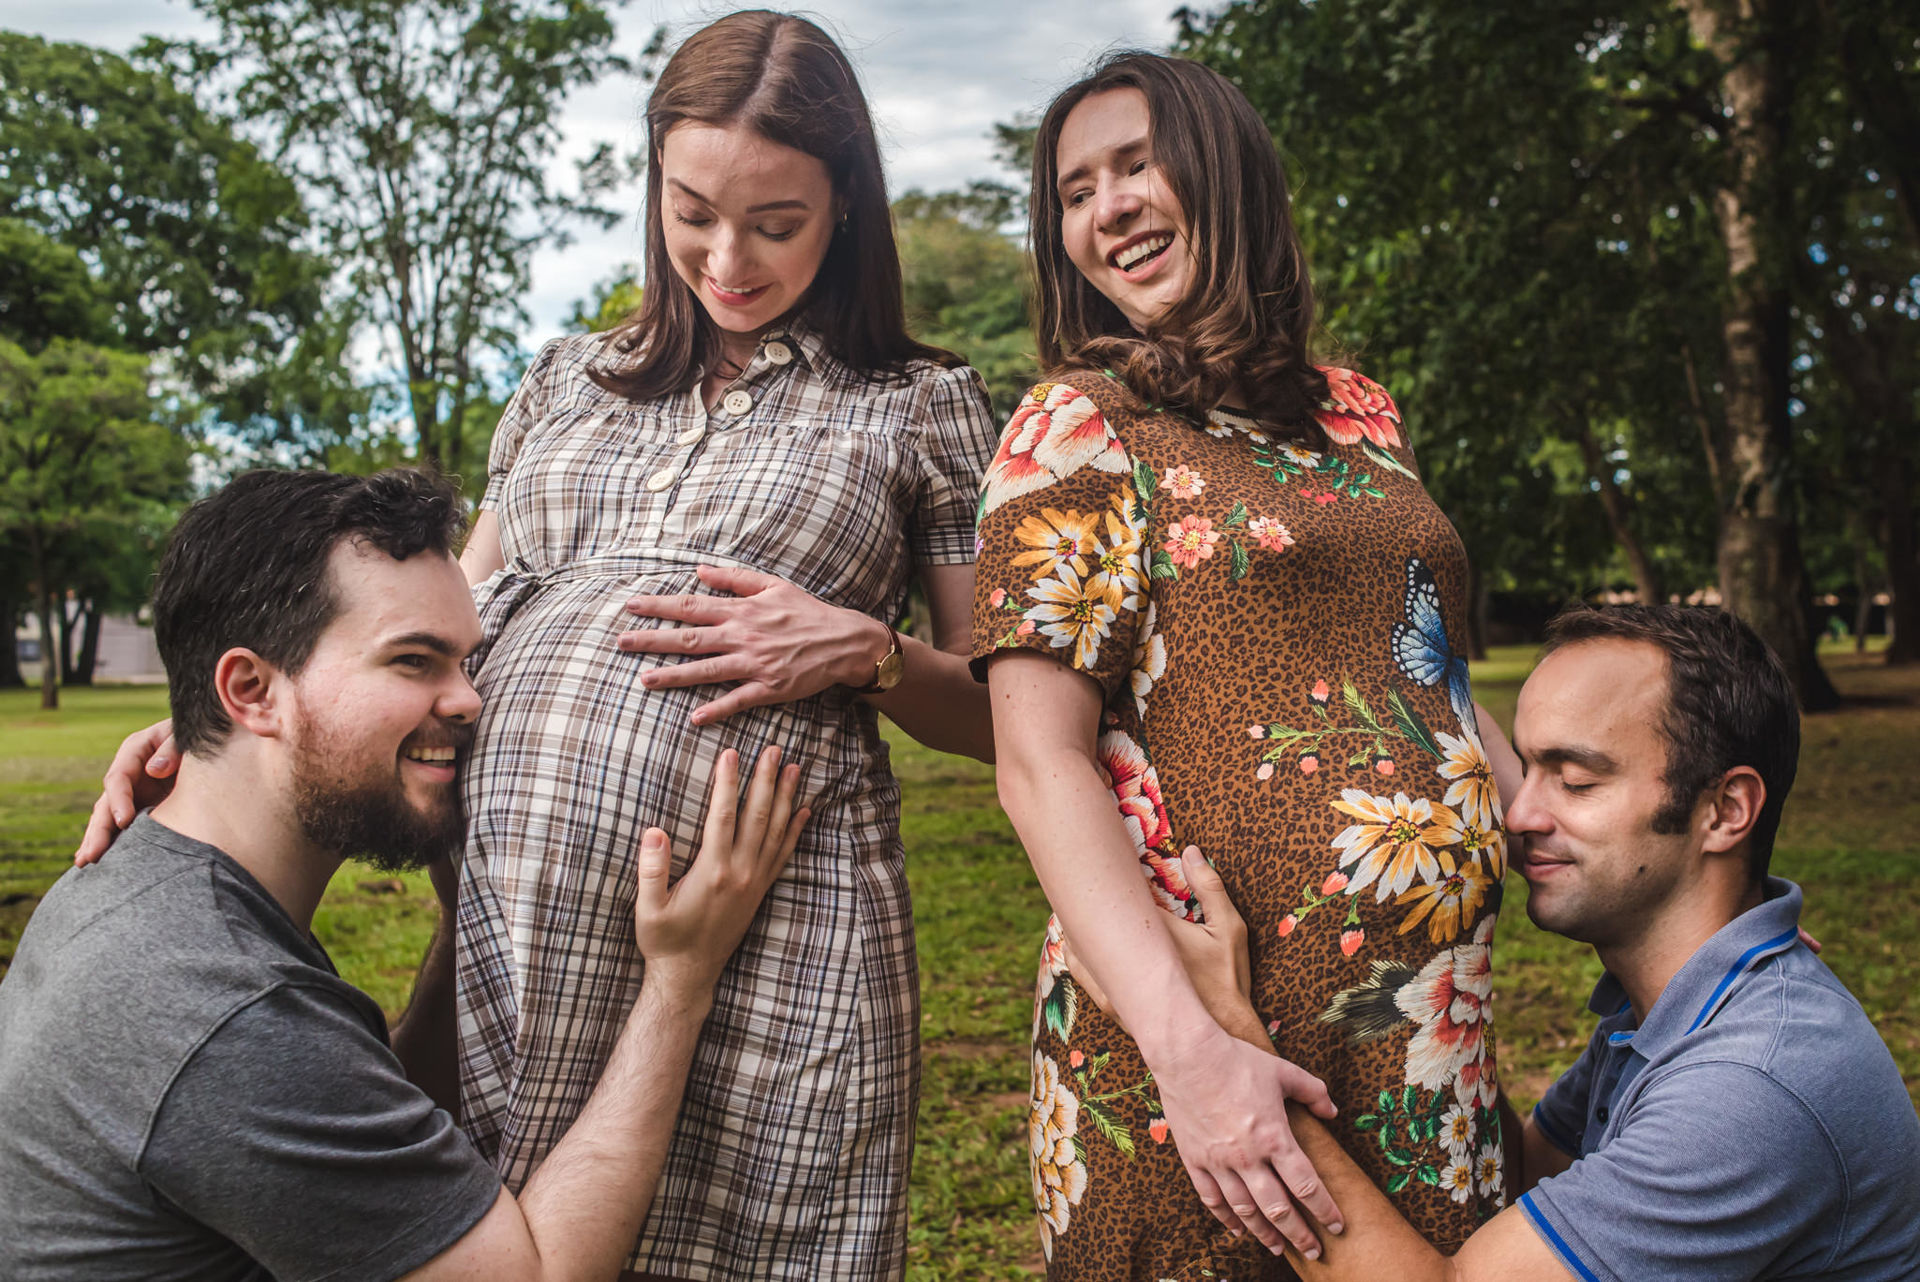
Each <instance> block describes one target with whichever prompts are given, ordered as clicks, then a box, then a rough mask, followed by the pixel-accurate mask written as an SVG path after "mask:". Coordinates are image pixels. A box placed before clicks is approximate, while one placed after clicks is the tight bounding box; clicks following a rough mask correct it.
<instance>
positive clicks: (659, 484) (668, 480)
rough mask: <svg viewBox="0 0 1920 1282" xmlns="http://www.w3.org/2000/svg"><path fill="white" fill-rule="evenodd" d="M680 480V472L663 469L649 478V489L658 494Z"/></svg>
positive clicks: (667, 468)
mask: <svg viewBox="0 0 1920 1282" xmlns="http://www.w3.org/2000/svg"><path fill="white" fill-rule="evenodd" d="M679 479H680V473H679V472H678V471H676V470H675V469H673V468H670V467H663V468H661V469H660V470H659V471H658V472H655V473H654V474H653V475H652V476H649V477H648V478H647V488H648V489H650V490H652V491H653V492H654V493H656V494H658V493H659V492H660V491H661V490H664V489H666V488H667V487H668V486H669V485H672V484H673V483H674V482H675V481H677V480H679Z"/></svg>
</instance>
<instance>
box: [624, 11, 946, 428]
mask: <svg viewBox="0 0 1920 1282" xmlns="http://www.w3.org/2000/svg"><path fill="white" fill-rule="evenodd" d="M689 120H692V121H698V122H700V123H701V124H708V125H719V126H722V127H726V126H732V125H746V126H748V127H749V128H751V129H752V130H753V131H754V132H755V133H757V134H759V135H760V136H761V137H763V138H766V139H767V140H769V141H770V142H776V143H779V144H780V145H781V146H783V147H791V148H793V149H794V150H795V151H801V152H805V153H806V154H807V155H809V156H812V157H814V158H815V159H817V160H819V161H820V162H822V163H823V164H825V165H826V167H827V173H828V174H829V175H830V176H831V178H832V180H833V192H834V195H835V196H837V197H838V198H839V199H840V200H841V201H842V202H843V207H844V209H845V210H846V217H845V220H844V221H843V223H842V224H841V226H840V227H839V228H838V229H837V230H836V231H835V232H834V234H833V238H832V240H831V241H830V242H829V244H828V246H827V254H826V258H825V259H824V260H822V262H821V264H820V272H819V274H818V275H817V276H815V277H814V280H813V286H812V288H810V289H809V290H808V291H807V296H806V298H805V299H804V300H803V301H802V302H801V304H800V306H799V308H797V309H796V311H797V312H799V313H801V314H804V316H805V318H806V320H807V321H808V323H809V324H811V325H813V326H814V327H815V328H816V329H818V330H819V331H820V334H821V337H822V339H823V340H824V341H825V343H826V347H827V350H828V351H829V352H831V353H832V354H833V355H834V356H835V357H836V358H837V359H839V360H840V361H842V362H844V363H845V364H847V365H849V366H851V367H853V368H854V369H856V370H861V371H863V372H884V371H889V370H897V369H898V368H899V367H900V366H901V365H902V364H904V363H905V362H907V361H909V360H914V359H916V358H917V359H923V360H932V361H936V362H938V363H939V364H942V365H947V366H953V365H959V364H961V363H962V362H961V360H960V358H959V357H957V356H955V355H953V353H951V352H946V351H942V350H941V349H939V348H936V347H928V346H926V345H925V344H923V343H918V342H915V341H914V339H913V338H912V337H911V336H910V335H909V334H908V333H907V321H906V306H905V303H904V302H903V301H902V298H901V292H900V252H899V250H898V249H897V248H896V247H895V245H894V240H893V218H892V214H891V211H890V210H889V209H888V207H887V185H886V180H885V178H884V177H883V176H882V174H881V170H880V148H879V146H878V144H877V143H876V142H875V141H874V136H873V118H872V116H871V115H870V114H869V113H868V111H867V100H866V98H865V97H864V96H863V95H862V94H861V92H860V83H859V81H858V79H857V78H856V77H855V76H854V72H853V66H852V64H851V63H849V62H848V61H847V56H846V55H845V54H844V53H842V52H841V51H840V46H838V45H836V44H835V43H834V42H833V39H832V38H831V37H830V36H828V35H827V33H826V32H824V31H822V30H821V29H820V28H819V27H817V26H815V25H814V24H813V23H811V22H808V21H807V20H806V19H804V18H796V17H793V16H792V15H790V14H784V13H772V12H769V11H767V10H764V9H747V10H742V11H740V12H738V13H730V14H728V15H727V16H726V17H724V18H721V19H720V20H719V21H717V22H714V23H711V24H709V25H708V26H705V27H702V28H701V29H700V30H699V31H696V32H695V33H694V34H693V35H691V36H689V37H687V39H686V42H685V43H684V44H682V45H681V46H680V48H679V49H678V50H677V51H676V52H675V53H674V55H673V57H671V58H669V59H668V60H667V65H666V67H665V69H663V70H662V71H661V73H660V80H659V82H658V83H657V84H655V85H654V88H653V93H652V94H651V95H650V96H649V97H648V99H647V150H648V159H649V162H650V163H649V165H648V168H647V253H646V285H645V292H644V294H643V295H642V299H641V303H640V309H639V310H638V311H637V312H635V313H634V314H633V315H632V316H631V317H629V318H628V319H627V320H626V321H625V322H624V323H623V324H622V325H621V326H620V327H619V328H618V329H616V330H615V331H614V333H613V340H614V349H615V350H616V351H618V352H621V353H626V354H630V355H633V356H634V359H633V361H632V362H631V363H629V364H627V365H625V366H624V367H622V368H619V369H603V370H596V371H594V372H593V379H594V381H595V382H596V383H599V384H600V385H601V386H602V387H604V388H606V389H607V390H608V391H612V392H618V393H620V394H622V395H625V396H629V397H632V398H634V399H636V400H651V399H653V398H654V397H657V396H663V395H670V394H672V393H676V392H680V391H683V390H685V389H686V388H688V387H690V386H692V384H693V382H694V380H695V379H696V378H697V377H698V375H699V372H700V371H701V370H702V369H704V368H707V367H708V365H709V360H710V357H712V356H713V355H714V354H715V353H717V352H718V351H719V350H720V330H719V326H717V325H715V324H714V323H713V320H712V318H711V317H709V316H708V315H707V312H706V309H705V308H704V307H702V306H701V305H700V300H699V299H697V298H695V297H694V295H693V291H692V290H690V289H688V288H687V285H686V282H685V281H683V280H681V279H680V276H679V274H678V273H677V272H675V271H674V270H673V262H672V260H671V259H669V258H668V257H667V240H666V229H665V224H664V221H663V218H664V213H665V202H664V200H663V199H662V197H661V179H660V149H661V147H662V146H663V145H664V143H665V142H666V138H667V133H668V132H669V131H670V130H671V129H672V128H673V127H674V126H675V125H678V124H680V123H681V122H683V121H689Z"/></svg>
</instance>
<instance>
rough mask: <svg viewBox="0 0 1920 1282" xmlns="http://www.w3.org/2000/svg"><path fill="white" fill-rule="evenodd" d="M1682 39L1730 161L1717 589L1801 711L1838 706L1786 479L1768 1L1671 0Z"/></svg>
mask: <svg viewBox="0 0 1920 1282" xmlns="http://www.w3.org/2000/svg"><path fill="white" fill-rule="evenodd" d="M1679 3H1680V6H1681V8H1682V10H1683V11H1684V12H1685V13H1686V15H1687V20H1688V24H1689V25H1690V26H1691V28H1692V30H1693V34H1694V38H1695V39H1696V41H1698V42H1699V44H1701V45H1702V46H1704V47H1705V48H1706V49H1707V50H1708V51H1709V52H1711V53H1712V54H1713V55H1714V56H1715V57H1716V58H1717V59H1718V60H1719V63H1720V69H1721V77H1720V93H1721V97H1722V100H1723V101H1724V102H1725V104H1726V106H1727V109H1728V112H1729V115H1728V117H1727V122H1726V126H1725V128H1726V135H1727V143H1728V147H1729V149H1730V151H1731V157H1730V158H1731V160H1732V161H1733V166H1732V171H1733V172H1732V173H1731V175H1730V178H1729V181H1728V182H1727V183H1726V185H1724V186H1722V187H1720V188H1719V189H1718V190H1716V191H1714V192H1713V206H1714V217H1715V222H1716V223H1717V224H1718V228H1719V232H1720V238H1721V240H1722V241H1723V242H1724V243H1725V246H1726V252H1727V284H1728V290H1727V300H1726V304H1725V308H1724V311H1723V328H1724V331H1725V335H1726V347H1727V394H1726V426H1727V442H1726V449H1727V458H1726V460H1725V462H1726V466H1725V467H1724V468H1723V469H1722V471H1723V474H1724V476H1725V478H1726V484H1727V495H1726V500H1725V502H1724V504H1723V505H1722V507H1721V512H1720V532H1719V549H1718V551H1719V557H1718V560H1719V572H1720V592H1721V596H1722V597H1723V598H1724V599H1725V601H1726V604H1727V608H1728V609H1730V610H1732V611H1733V612H1734V613H1735V614H1737V615H1739V616H1740V617H1741V618H1742V619H1744V620H1746V621H1747V623H1749V624H1750V625H1752V627H1753V629H1754V630H1755V631H1756V632H1758V633H1759V634H1760V635H1761V637H1763V638H1764V639H1765V640H1766V642H1767V644H1769V645H1771V646H1772V647H1773V649H1774V651H1775V652H1776V653H1777V654H1779V656H1780V659H1781V661H1782V662H1783V663H1785V664H1786V668H1787V673H1788V675H1789V676H1790V677H1792V679H1793V682H1794V687H1795V689H1796V690H1797V692H1798V693H1799V696H1800V702H1801V705H1802V706H1803V707H1806V708H1808V709H1810V710H1814V709H1823V708H1831V707H1833V706H1835V705H1836V704H1838V702H1839V698H1840V696H1839V693H1838V692H1837V691H1836V690H1835V689H1834V688H1833V683H1832V682H1831V681H1829V680H1828V679H1827V675H1826V673H1825V672H1824V671H1823V670H1822V669H1821V667H1820V660H1819V657H1818V656H1817V655H1816V654H1815V652H1814V638H1813V634H1812V630H1811V629H1810V628H1809V627H1808V625H1807V610H1806V605H1807V575H1806V564H1805V561H1804V560H1803V559H1802V557H1801V553H1800V533H1799V522H1798V517H1797V513H1796V512H1795V510H1794V507H1795V505H1794V494H1793V487H1792V477H1791V471H1792V468H1791V462H1792V460H1791V454H1792V436H1791V427H1790V424H1789V421H1788V412H1787V395H1788V372H1789V369H1788V365H1789V361H1790V360H1791V358H1792V348H1791V345H1790V342H1789V334H1790V325H1791V322H1792V312H1791V295H1790V292H1789V290H1788V277H1789V275H1790V273H1791V270H1792V258H1791V253H1792V251H1791V249H1790V247H1789V243H1788V237H1787V235H1786V231H1787V223H1788V202H1787V196H1788V193H1787V189H1786V184H1785V182H1784V180H1783V173H1782V156H1781V132H1782V124H1783V120H1784V116H1785V110H1786V104H1787V99H1788V96H1789V93H1788V91H1789V87H1790V86H1789V77H1790V73H1791V59H1790V56H1789V53H1788V48H1787V46H1788V44H1789V41H1788V40H1787V33H1786V32H1785V31H1784V22H1783V21H1782V18H1781V15H1780V14H1779V13H1778V12H1775V9H1776V7H1777V6H1774V5H1766V4H1755V3H1753V2H1752V0H1738V2H1737V3H1736V0H1679Z"/></svg>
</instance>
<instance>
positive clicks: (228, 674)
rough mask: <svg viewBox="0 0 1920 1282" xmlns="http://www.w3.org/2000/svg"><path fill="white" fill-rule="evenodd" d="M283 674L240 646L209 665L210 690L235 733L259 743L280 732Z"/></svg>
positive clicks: (284, 687)
mask: <svg viewBox="0 0 1920 1282" xmlns="http://www.w3.org/2000/svg"><path fill="white" fill-rule="evenodd" d="M286 682H287V677H286V674H285V673H284V672H282V671H281V670H280V669H279V668H277V667H275V666H274V665H273V664H271V663H269V662H267V661H266V660H265V659H263V658H261V657H260V656H259V655H257V654H255V653H254V652H253V651H252V650H249V649H247V648H246V647H244V646H235V647H234V648H233V649H231V650H229V651H227V652H226V653H225V654H223V655H221V656H220V659H219V661H218V662H217V663H215V664H214V665H213V689H214V693H215V694H217V695H219V697H220V706H221V707H222V708H224V709H225V710H226V713H227V717H228V719H229V720H231V721H232V722H233V724H234V726H235V728H237V729H241V730H245V731H246V732H247V733H249V734H252V735H257V736H259V737H260V738H262V739H273V738H277V737H279V735H280V733H281V731H282V729H283V721H282V716H283V713H284V709H283V708H282V706H281V705H282V702H283V699H284V697H285V695H286Z"/></svg>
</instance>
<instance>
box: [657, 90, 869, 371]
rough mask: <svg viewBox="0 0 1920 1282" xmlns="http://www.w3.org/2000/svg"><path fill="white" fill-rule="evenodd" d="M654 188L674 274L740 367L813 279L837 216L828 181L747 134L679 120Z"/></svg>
mask: <svg viewBox="0 0 1920 1282" xmlns="http://www.w3.org/2000/svg"><path fill="white" fill-rule="evenodd" d="M660 187H661V198H660V203H661V205H662V206H663V208H662V209H661V210H660V211H659V213H658V215H657V216H658V217H660V218H661V219H662V220H663V230H664V233H665V239H666V248H667V256H668V258H669V259H670V260H671V261H672V263H673V269H674V272H675V273H676V274H677V275H678V276H679V277H680V279H681V280H683V281H685V282H686V285H687V288H688V289H690V290H692V291H693V293H694V296H695V297H696V298H698V299H699V300H700V305H701V306H702V307H704V308H705V309H706V312H707V315H708V316H710V317H712V318H713V322H714V324H716V325H718V326H719V327H720V329H721V331H722V332H723V333H724V334H726V335H727V336H728V349H729V354H730V355H735V356H736V358H737V355H738V354H739V353H740V352H742V351H748V350H751V347H752V342H753V340H754V339H755V338H757V337H758V336H759V335H760V334H761V333H762V332H763V331H765V330H766V329H767V328H768V327H769V326H770V325H772V324H773V323H774V322H775V321H777V320H779V319H780V318H781V317H783V316H785V315H786V314H787V313H788V312H791V311H792V310H793V309H794V308H795V307H796V306H798V305H799V303H800V300H801V299H802V298H803V297H805V295H806V293H807V290H808V289H809V288H811V287H812V285H813V279H814V277H815V276H817V275H818V274H819V272H820V264H821V262H822V261H823V260H824V259H825V258H826V255H827V246H828V245H829V244H830V243H831V242H832V240H833V232H834V223H835V221H836V220H837V219H838V218H839V216H840V208H839V202H838V201H837V200H836V199H835V197H834V193H833V181H832V178H831V176H830V175H829V174H828V173H827V167H826V165H825V164H823V163H822V162H821V161H819V160H817V159H816V158H814V157H812V156H809V155H807V154H806V153H805V152H802V151H796V150H794V149H793V148H792V147H783V146H781V145H780V144H779V143H776V142H771V141H769V140H768V139H766V138H765V137H763V136H761V135H760V134H758V133H756V132H754V131H753V130H752V129H750V128H748V127H747V126H745V125H727V126H721V125H708V124H701V123H699V122H698V121H683V122H681V123H680V124H677V125H675V126H673V128H672V129H670V130H668V131H667V135H666V139H665V141H664V142H663V143H662V144H661V148H660Z"/></svg>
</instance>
